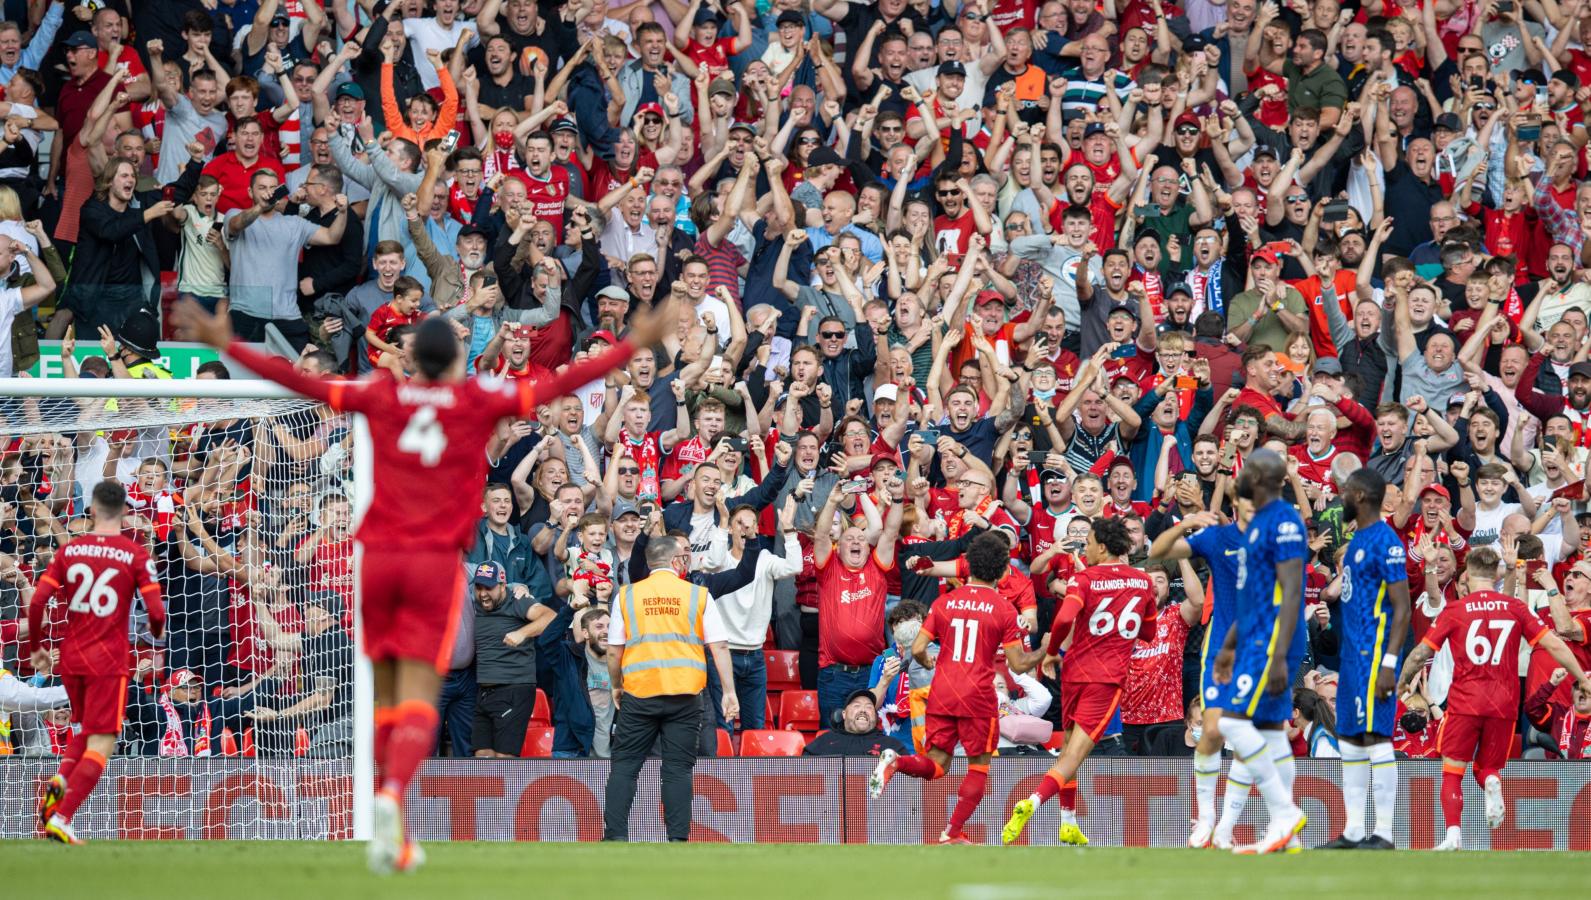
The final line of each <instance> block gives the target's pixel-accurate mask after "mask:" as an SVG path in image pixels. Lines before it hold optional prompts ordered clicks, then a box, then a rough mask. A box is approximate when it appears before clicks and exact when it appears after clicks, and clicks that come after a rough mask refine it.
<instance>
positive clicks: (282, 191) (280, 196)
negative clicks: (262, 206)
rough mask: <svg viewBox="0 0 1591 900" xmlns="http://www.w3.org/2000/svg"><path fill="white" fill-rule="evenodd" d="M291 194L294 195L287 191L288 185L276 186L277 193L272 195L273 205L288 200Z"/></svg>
mask: <svg viewBox="0 0 1591 900" xmlns="http://www.w3.org/2000/svg"><path fill="white" fill-rule="evenodd" d="M290 193H292V191H289V190H288V189H287V185H285V184H279V185H277V186H276V191H275V192H274V193H272V194H271V203H272V204H277V203H281V202H282V201H283V200H286V199H287V195H288V194H290Z"/></svg>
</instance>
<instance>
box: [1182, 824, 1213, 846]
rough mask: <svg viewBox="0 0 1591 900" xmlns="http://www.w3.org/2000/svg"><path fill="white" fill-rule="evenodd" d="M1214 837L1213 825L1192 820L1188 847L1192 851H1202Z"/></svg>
mask: <svg viewBox="0 0 1591 900" xmlns="http://www.w3.org/2000/svg"><path fill="white" fill-rule="evenodd" d="M1214 836H1215V823H1213V822H1201V821H1199V820H1198V819H1194V820H1193V833H1192V834H1190V835H1188V846H1189V847H1191V848H1193V849H1194V850H1203V849H1204V848H1206V847H1209V846H1210V844H1211V840H1212V838H1214Z"/></svg>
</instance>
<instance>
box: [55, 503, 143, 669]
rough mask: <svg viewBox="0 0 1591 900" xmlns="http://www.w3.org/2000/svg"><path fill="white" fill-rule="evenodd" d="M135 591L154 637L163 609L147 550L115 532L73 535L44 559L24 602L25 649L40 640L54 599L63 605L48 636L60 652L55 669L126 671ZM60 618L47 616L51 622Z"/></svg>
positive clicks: (128, 662) (128, 661)
mask: <svg viewBox="0 0 1591 900" xmlns="http://www.w3.org/2000/svg"><path fill="white" fill-rule="evenodd" d="M135 593H136V594H141V595H142V596H143V598H144V608H145V609H146V610H148V613H149V630H150V633H151V634H153V635H154V636H156V637H159V636H160V634H161V633H162V632H163V631H164V630H165V620H166V608H165V606H164V605H163V604H162V603H161V601H160V583H159V582H158V581H157V580H156V579H155V564H154V561H153V560H151V559H150V558H149V551H147V550H145V549H144V546H143V545H142V544H139V543H137V542H135V541H131V540H129V539H127V538H125V537H122V536H121V535H119V534H84V535H79V536H78V537H75V538H73V539H72V540H71V542H70V543H68V544H67V545H66V546H65V547H62V548H61V551H60V552H59V553H57V554H55V558H54V559H52V560H51V561H50V566H49V568H47V569H45V570H44V575H43V576H42V577H40V578H39V583H38V585H37V586H36V589H35V591H34V594H33V601H32V602H31V603H30V604H28V634H29V635H30V638H29V647H28V648H27V649H28V650H29V652H31V651H32V647H34V646H37V644H39V643H41V641H40V638H41V637H42V636H44V634H45V631H44V609H45V607H46V606H47V605H48V604H49V603H50V601H51V599H52V598H54V599H55V600H56V602H57V603H64V604H65V605H66V615H65V617H64V618H65V620H66V626H65V628H64V629H60V630H57V631H56V632H55V634H54V635H53V636H54V638H55V639H56V643H57V644H58V646H59V647H60V650H61V664H60V667H59V668H58V669H57V672H59V673H60V674H62V675H113V676H118V677H120V676H124V675H126V674H127V670H128V667H129V665H130V662H131V661H130V660H129V658H128V654H129V652H130V650H131V647H130V645H129V641H128V631H129V629H128V625H127V621H128V617H130V616H131V615H132V609H133V595H134V594H135ZM61 618H62V617H61V616H59V615H55V614H52V615H51V616H50V620H51V622H58V621H60V620H61Z"/></svg>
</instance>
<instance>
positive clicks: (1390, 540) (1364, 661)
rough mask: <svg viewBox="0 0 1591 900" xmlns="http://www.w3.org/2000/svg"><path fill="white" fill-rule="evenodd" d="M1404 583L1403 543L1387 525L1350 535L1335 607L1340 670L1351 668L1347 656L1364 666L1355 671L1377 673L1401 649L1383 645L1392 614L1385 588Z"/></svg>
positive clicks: (1399, 645)
mask: <svg viewBox="0 0 1591 900" xmlns="http://www.w3.org/2000/svg"><path fill="white" fill-rule="evenodd" d="M1408 579H1409V573H1408V569H1407V563H1406V561H1405V557H1404V550H1403V541H1402V540H1400V539H1399V538H1398V533H1397V532H1396V531H1394V530H1393V528H1392V526H1391V525H1388V524H1387V523H1386V522H1382V521H1378V522H1376V523H1375V524H1373V525H1371V526H1370V527H1369V528H1361V529H1359V530H1358V532H1357V533H1355V534H1354V536H1353V540H1352V541H1349V542H1348V552H1347V555H1345V556H1344V557H1343V566H1342V597H1341V599H1340V605H1339V606H1338V615H1339V627H1340V628H1341V632H1342V656H1343V664H1344V665H1349V664H1350V660H1349V659H1348V657H1350V656H1352V657H1354V659H1353V660H1352V663H1353V664H1357V665H1359V666H1361V667H1363V668H1361V669H1360V671H1366V670H1368V671H1372V672H1373V671H1375V670H1377V669H1380V668H1381V663H1380V659H1381V657H1382V656H1383V655H1385V654H1386V653H1388V652H1392V653H1396V652H1398V651H1400V650H1401V649H1402V645H1403V642H1402V640H1401V639H1400V640H1398V641H1397V642H1396V645H1395V646H1388V640H1389V638H1390V635H1388V634H1387V627H1388V626H1389V625H1390V619H1391V612H1392V610H1391V607H1390V606H1389V605H1388V603H1387V587H1388V585H1393V584H1397V583H1398V582H1400V581H1407V580H1408Z"/></svg>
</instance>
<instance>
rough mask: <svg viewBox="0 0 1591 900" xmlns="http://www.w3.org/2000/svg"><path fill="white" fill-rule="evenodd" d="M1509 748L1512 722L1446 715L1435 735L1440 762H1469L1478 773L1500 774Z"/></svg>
mask: <svg viewBox="0 0 1591 900" xmlns="http://www.w3.org/2000/svg"><path fill="white" fill-rule="evenodd" d="M1513 748H1514V720H1513V719H1499V718H1494V717H1491V716H1471V715H1467V714H1465V713H1455V712H1450V713H1448V714H1447V715H1445V716H1443V717H1442V724H1441V725H1439V726H1438V728H1437V732H1436V752H1437V753H1439V754H1441V756H1442V758H1443V759H1456V760H1458V761H1460V762H1473V763H1474V764H1475V769H1476V771H1479V772H1487V773H1490V772H1501V771H1502V769H1503V766H1504V765H1506V764H1507V762H1508V751H1510V750H1512V749H1513Z"/></svg>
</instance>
